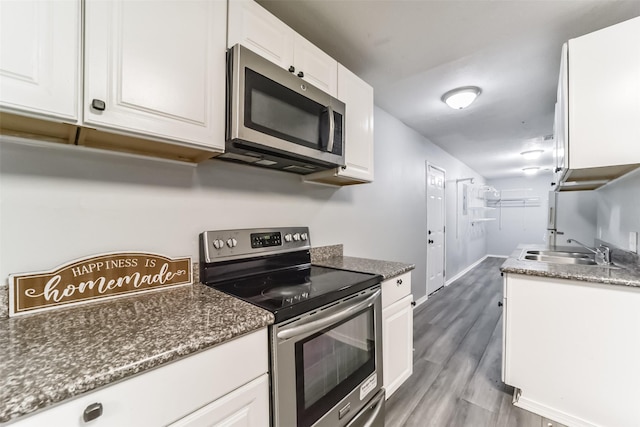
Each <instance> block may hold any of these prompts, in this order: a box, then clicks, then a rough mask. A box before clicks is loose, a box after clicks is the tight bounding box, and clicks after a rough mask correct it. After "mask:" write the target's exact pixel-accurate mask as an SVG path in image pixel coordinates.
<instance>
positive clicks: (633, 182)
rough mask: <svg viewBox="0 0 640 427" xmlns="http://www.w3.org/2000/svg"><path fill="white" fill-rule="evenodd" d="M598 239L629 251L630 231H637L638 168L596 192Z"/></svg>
mask: <svg viewBox="0 0 640 427" xmlns="http://www.w3.org/2000/svg"><path fill="white" fill-rule="evenodd" d="M596 195H597V198H598V225H597V237H598V238H599V239H601V240H603V241H605V242H607V243H611V244H613V245H615V246H617V247H619V248H621V249H625V250H629V246H628V243H629V232H631V231H635V232H640V169H638V170H636V171H634V172H631V173H629V174H627V175H625V176H623V177H622V178H620V179H618V180H616V181H614V182H612V183H611V184H609V185H606V186H604V187H602V188H600V189H598V190H596Z"/></svg>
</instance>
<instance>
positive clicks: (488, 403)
mask: <svg viewBox="0 0 640 427" xmlns="http://www.w3.org/2000/svg"><path fill="white" fill-rule="evenodd" d="M503 262H504V259H502V258H487V259H486V260H484V261H483V262H482V263H480V264H479V265H478V266H477V267H475V268H474V269H473V270H471V271H470V272H469V273H467V274H466V275H464V276H463V277H461V278H460V279H458V280H456V281H455V282H454V283H452V284H451V285H449V286H447V287H445V288H442V289H441V290H439V291H438V292H437V293H435V294H434V295H432V296H431V297H429V299H428V300H427V302H425V303H424V304H422V305H421V306H420V307H418V308H417V309H416V310H415V311H414V315H413V318H414V320H413V322H414V324H413V331H414V333H413V346H414V357H413V360H414V364H413V375H412V376H411V377H410V378H409V379H408V380H407V381H406V382H405V383H404V384H403V385H402V386H401V387H400V388H399V389H398V390H397V391H396V392H395V393H394V394H393V396H391V398H390V399H389V400H388V401H387V406H386V411H387V412H386V417H385V425H386V427H400V426H420V427H427V426H439V427H443V426H452V427H483V426H487V427H551V426H553V427H564V426H563V425H562V424H559V423H556V422H554V421H551V420H548V419H546V418H543V417H540V416H539V415H536V414H533V413H531V412H528V411H525V410H523V409H520V408H517V407H515V406H513V405H512V404H511V399H512V396H513V388H512V387H509V386H507V385H505V384H504V383H503V382H502V381H501V379H500V374H501V369H502V308H501V307H498V301H500V300H502V277H501V276H500V270H499V267H500V265H501V264H502V263H503Z"/></svg>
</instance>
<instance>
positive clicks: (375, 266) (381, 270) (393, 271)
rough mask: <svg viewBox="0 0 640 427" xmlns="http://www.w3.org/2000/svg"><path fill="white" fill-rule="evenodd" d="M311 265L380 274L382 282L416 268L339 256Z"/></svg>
mask: <svg viewBox="0 0 640 427" xmlns="http://www.w3.org/2000/svg"><path fill="white" fill-rule="evenodd" d="M313 264H314V265H319V266H322V267H333V268H341V269H344V270H351V271H358V272H362V273H373V274H380V275H381V276H382V278H383V280H387V279H390V278H392V277H395V276H399V275H400V274H403V273H406V272H407V271H411V270H413V269H414V268H416V266H415V265H414V264H405V263H402V262H395V261H380V260H375V259H368V258H356V257H350V256H339V255H338V256H332V257H330V258H325V259H321V260H315V261H314V262H313Z"/></svg>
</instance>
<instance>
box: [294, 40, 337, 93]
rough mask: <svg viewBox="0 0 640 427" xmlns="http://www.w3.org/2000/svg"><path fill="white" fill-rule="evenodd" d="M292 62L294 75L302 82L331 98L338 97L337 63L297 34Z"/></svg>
mask: <svg viewBox="0 0 640 427" xmlns="http://www.w3.org/2000/svg"><path fill="white" fill-rule="evenodd" d="M293 62H294V65H295V68H296V73H298V75H299V76H302V78H303V79H304V80H306V81H308V82H309V83H311V84H312V85H314V86H315V87H317V88H319V89H322V90H323V91H324V92H326V93H328V94H329V95H331V96H333V97H337V96H338V62H337V61H336V60H335V59H333V58H332V57H330V56H329V55H327V54H326V53H324V52H323V51H322V50H320V49H319V48H318V47H317V46H315V45H314V44H313V43H311V42H310V41H308V40H307V39H305V38H304V37H302V36H299V35H297V34H296V37H295V41H294V50H293ZM299 73H302V74H299Z"/></svg>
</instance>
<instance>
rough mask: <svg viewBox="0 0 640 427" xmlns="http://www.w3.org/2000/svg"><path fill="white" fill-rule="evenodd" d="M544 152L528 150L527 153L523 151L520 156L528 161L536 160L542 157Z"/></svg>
mask: <svg viewBox="0 0 640 427" xmlns="http://www.w3.org/2000/svg"><path fill="white" fill-rule="evenodd" d="M543 152H544V150H527V151H523V152H522V153H520V154H521V155H522V157H524V158H525V159H527V160H534V159H537V158H538V157H540V156H541V155H542V153H543Z"/></svg>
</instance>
